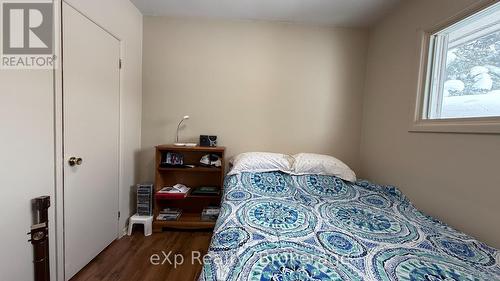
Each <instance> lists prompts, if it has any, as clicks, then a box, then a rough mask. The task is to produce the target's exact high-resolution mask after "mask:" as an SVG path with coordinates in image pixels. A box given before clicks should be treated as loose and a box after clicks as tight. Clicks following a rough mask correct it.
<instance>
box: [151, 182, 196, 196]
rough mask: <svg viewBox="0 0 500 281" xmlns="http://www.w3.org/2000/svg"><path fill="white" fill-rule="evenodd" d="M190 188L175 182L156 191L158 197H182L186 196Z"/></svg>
mask: <svg viewBox="0 0 500 281" xmlns="http://www.w3.org/2000/svg"><path fill="white" fill-rule="evenodd" d="M189 190H190V188H189V187H187V186H185V185H183V184H176V185H174V186H166V187H164V188H162V189H161V190H159V191H158V192H156V195H155V196H156V198H158V199H182V198H185V197H186V196H188V194H189Z"/></svg>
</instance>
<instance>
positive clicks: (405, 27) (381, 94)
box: [361, 0, 500, 248]
mask: <svg viewBox="0 0 500 281" xmlns="http://www.w3.org/2000/svg"><path fill="white" fill-rule="evenodd" d="M474 2H477V1H472V0H440V1H436V0H419V1H406V2H404V3H403V4H402V5H401V6H400V7H399V8H397V9H396V10H395V11H393V12H392V14H391V15H389V16H388V17H387V18H386V19H385V20H383V21H382V22H381V23H380V24H379V25H377V26H376V28H375V29H374V30H373V31H372V32H371V34H370V43H369V46H368V50H369V54H368V62H367V64H368V66H367V69H368V70H367V79H366V85H365V86H366V91H365V101H364V117H363V134H362V145H361V160H362V161H361V162H362V176H364V177H367V178H370V179H372V180H375V181H377V182H380V183H385V184H394V185H398V186H400V188H401V189H402V190H403V191H404V192H405V193H406V194H407V195H408V196H409V197H410V198H411V200H412V201H413V202H414V203H415V204H416V206H417V207H419V208H420V209H422V210H423V211H425V212H427V213H428V214H430V215H432V216H435V217H437V218H440V219H441V220H443V221H445V222H446V223H448V224H450V225H452V226H454V227H455V228H458V229H460V230H462V231H464V232H466V233H469V234H471V235H474V236H476V237H477V238H479V239H480V240H483V241H485V242H487V243H489V244H490V245H492V246H495V247H497V248H498V247H500V223H499V222H500V220H499V218H498V216H499V214H500V205H499V204H498V199H499V198H500V184H499V183H500V173H499V167H500V136H499V135H464V134H435V133H409V132H408V128H409V127H408V124H409V116H410V111H411V100H412V99H413V98H414V95H415V94H416V83H417V70H418V58H417V55H418V54H417V46H418V42H419V41H418V36H417V30H418V29H420V28H427V27H430V26H432V25H435V24H437V23H439V22H441V21H443V20H446V19H447V18H449V17H450V16H453V15H455V14H456V13H457V12H459V11H461V10H462V9H464V8H465V7H467V6H468V5H470V4H472V3H474Z"/></svg>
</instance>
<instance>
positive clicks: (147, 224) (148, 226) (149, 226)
mask: <svg viewBox="0 0 500 281" xmlns="http://www.w3.org/2000/svg"><path fill="white" fill-rule="evenodd" d="M134 224H142V225H144V236H149V235H151V234H152V233H153V216H140V215H138V214H135V215H133V216H132V217H130V219H129V222H128V236H130V235H132V228H133V227H134Z"/></svg>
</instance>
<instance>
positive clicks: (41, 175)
mask: <svg viewBox="0 0 500 281" xmlns="http://www.w3.org/2000/svg"><path fill="white" fill-rule="evenodd" d="M53 98H54V96H53V85H52V71H50V70H33V71H27V70H0V187H1V190H2V203H1V204H0V221H1V224H2V228H1V231H0V249H1V250H0V280H9V281H10V280H32V279H33V254H32V251H33V249H32V246H31V244H30V243H28V238H29V237H28V235H26V233H27V232H28V231H29V230H30V226H31V225H32V224H33V222H32V211H31V203H30V200H31V199H32V198H34V197H37V196H41V195H49V196H51V199H52V203H54V136H53V131H54V126H53ZM53 218H54V207H52V208H50V219H49V220H50V225H49V227H50V230H51V232H50V234H49V235H50V236H49V237H50V245H51V254H52V255H51V257H50V258H51V260H52V261H55V255H54V253H55V251H54V250H55V235H54V234H55V225H54V219H53ZM51 265H52V267H51V272H52V276H53V277H54V276H55V274H54V273H55V263H52V264H51Z"/></svg>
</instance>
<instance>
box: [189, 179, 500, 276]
mask: <svg viewBox="0 0 500 281" xmlns="http://www.w3.org/2000/svg"><path fill="white" fill-rule="evenodd" d="M199 280H467V281H469V280H471V281H472V280H489V281H491V280H500V266H499V252H498V250H496V249H494V248H491V247H488V246H487V245H485V244H484V243H481V242H479V241H477V240H475V239H474V238H473V237H470V236H468V235H467V234H464V233H461V232H459V231H457V230H455V229H453V228H451V227H450V226H448V225H446V224H444V223H443V222H441V221H439V220H437V219H434V218H432V217H430V216H427V215H425V214H424V213H422V212H421V211H419V210H417V209H416V208H415V207H414V206H413V205H412V203H411V202H410V201H409V200H408V198H407V197H406V196H405V195H404V194H403V193H401V191H400V190H399V189H397V188H395V187H393V186H382V185H377V184H373V183H370V182H367V181H358V182H356V183H350V182H346V181H343V180H341V179H339V178H337V177H333V176H321V175H303V176H291V175H288V174H285V173H281V172H266V173H242V174H237V175H232V176H229V177H227V178H226V179H225V191H224V196H223V200H222V204H221V214H220V216H219V218H218V220H217V223H216V226H215V229H214V235H213V237H212V241H211V244H210V248H209V251H208V254H207V256H205V259H204V265H203V270H202V273H201V276H200V279H199Z"/></svg>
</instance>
